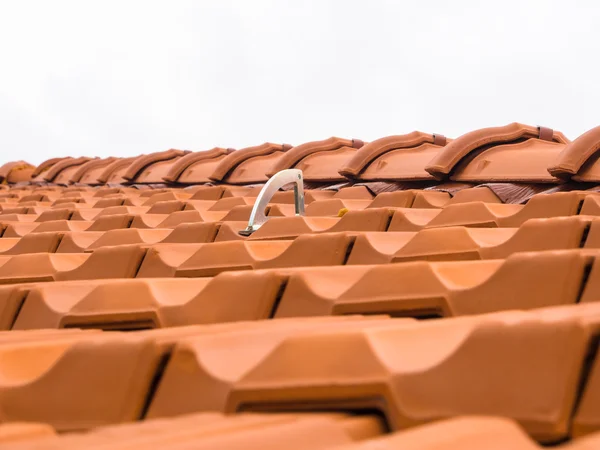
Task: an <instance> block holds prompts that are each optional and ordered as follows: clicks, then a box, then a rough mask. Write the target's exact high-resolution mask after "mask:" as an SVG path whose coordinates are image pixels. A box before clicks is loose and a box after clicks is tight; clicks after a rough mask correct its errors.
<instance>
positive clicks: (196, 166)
mask: <svg viewBox="0 0 600 450" xmlns="http://www.w3.org/2000/svg"><path fill="white" fill-rule="evenodd" d="M233 151H234V150H233V149H232V148H220V147H215V148H213V149H211V150H207V151H204V152H193V153H188V154H187V155H185V156H183V157H182V158H179V159H178V160H177V162H176V163H175V164H173V165H172V166H171V169H170V170H169V172H168V173H167V174H166V175H165V176H164V177H163V178H164V179H165V180H166V181H170V182H172V183H182V184H197V183H210V181H211V179H210V178H209V176H210V175H211V174H212V173H213V172H214V171H215V168H216V167H217V166H218V165H219V164H220V163H221V161H222V160H223V159H225V157H226V156H227V155H229V154H230V153H231V152H233Z"/></svg>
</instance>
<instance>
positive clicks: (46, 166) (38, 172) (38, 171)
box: [31, 156, 73, 182]
mask: <svg viewBox="0 0 600 450" xmlns="http://www.w3.org/2000/svg"><path fill="white" fill-rule="evenodd" d="M67 159H73V158H71V157H70V156H67V157H65V158H50V159H47V160H46V161H44V162H43V163H41V164H40V165H39V166H37V167H36V168H35V170H34V171H33V173H32V174H31V181H36V182H44V181H45V180H44V178H43V175H42V174H45V173H46V172H47V171H48V170H50V169H51V168H52V166H54V165H55V164H57V163H59V162H61V161H64V160H67Z"/></svg>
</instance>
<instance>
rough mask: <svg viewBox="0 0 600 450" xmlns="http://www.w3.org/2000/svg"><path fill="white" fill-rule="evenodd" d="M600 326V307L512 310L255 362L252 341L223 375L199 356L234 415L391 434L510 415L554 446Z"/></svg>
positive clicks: (362, 335) (295, 345) (301, 341)
mask: <svg viewBox="0 0 600 450" xmlns="http://www.w3.org/2000/svg"><path fill="white" fill-rule="evenodd" d="M588 306H590V307H589V308H588ZM599 317H600V307H599V306H598V305H586V306H585V307H582V305H575V306H570V307H561V308H558V309H556V308H554V309H552V308H549V310H548V311H544V310H536V311H531V312H503V313H497V314H490V315H485V316H478V317H475V318H468V319H465V318H458V319H446V320H441V321H430V322H428V323H422V322H421V323H417V324H402V325H399V326H395V327H394V326H389V325H388V326H379V327H371V328H364V327H363V328H362V329H358V330H357V329H354V330H352V329H347V330H330V331H322V332H321V333H304V334H299V335H295V336H294V335H292V336H288V337H286V338H284V339H283V342H280V343H276V342H274V343H272V344H271V345H270V349H261V351H259V349H258V348H256V350H255V352H254V353H253V355H250V354H247V353H246V354H244V353H243V352H244V351H245V350H244V349H243V348H242V346H243V347H246V346H250V345H252V343H251V342H250V340H248V342H244V343H242V342H240V343H239V344H238V345H239V346H240V347H238V348H240V351H239V352H232V353H230V358H228V359H229V361H230V363H229V364H226V363H225V361H224V360H223V358H227V357H226V356H224V355H223V353H222V352H218V353H219V360H218V365H216V364H215V359H213V358H214V356H212V355H208V354H207V352H206V351H205V352H203V354H202V356H196V358H197V359H199V360H200V361H202V369H201V371H204V373H206V374H211V377H212V379H211V383H210V384H211V385H213V386H214V385H216V382H217V380H223V381H225V380H227V382H228V383H229V384H230V385H231V384H233V386H232V388H231V391H230V392H229V395H228V396H227V400H226V405H225V408H224V411H225V412H234V411H282V410H290V409H292V410H301V409H308V408H310V409H315V408H321V409H322V408H328V409H336V408H343V409H344V410H346V411H348V410H350V409H362V410H364V409H365V408H377V409H378V410H379V411H381V412H383V414H384V415H385V417H386V418H387V422H388V424H389V426H390V428H391V429H392V430H399V429H404V428H406V427H409V426H414V425H418V424H421V423H425V422H429V421H431V420H435V419H440V418H446V417H451V416H455V415H465V414H467V415H468V414H477V415H502V416H505V417H508V418H512V419H515V420H517V421H518V422H519V423H520V425H521V426H522V427H523V428H524V429H525V430H526V431H527V432H528V433H529V434H530V435H531V436H533V437H534V438H536V439H537V440H539V441H541V442H548V443H551V442H557V441H560V440H562V439H564V438H565V437H567V436H568V434H569V419H570V416H571V413H572V411H573V408H574V407H575V406H576V399H577V395H578V391H579V382H580V379H581V378H580V377H581V371H582V368H583V367H584V361H585V359H586V356H587V354H588V352H589V351H590V349H591V348H592V347H594V348H595V346H596V345H597V343H596V342H595V341H594V340H593V339H592V336H593V334H594V333H595V332H596V331H597V329H598V321H599ZM211 350H212V349H211ZM176 352H177V350H176ZM213 352H214V350H213ZM242 354H243V355H244V360H243V362H242V361H241V360H240V359H241V358H242ZM492 355H493V356H492ZM192 358H193V356H192V355H190V354H188V357H187V360H186V361H187V363H188V364H187V366H186V367H187V368H188V371H191V367H192V360H193V359H192ZM174 360H175V357H173V358H172V360H171V361H172V362H173V361H174ZM236 360H237V362H234V361H236ZM196 367H197V366H196ZM228 367H229V369H228ZM242 368H243V369H242ZM244 369H245V370H244ZM195 370H198V369H196V368H195ZM201 371H198V372H201ZM198 372H197V375H196V377H200V376H201V375H200V373H198ZM240 372H242V374H241V375H240ZM548 373H552V374H553V375H552V376H551V377H549V376H548ZM190 375H191V374H190V373H189V372H188V377H189V378H188V379H191V377H190ZM205 376H206V375H205ZM164 380H165V378H163V381H164ZM179 381H180V382H181V381H183V379H180V380H179ZM205 389H206V390H205V392H207V391H208V389H209V386H208V383H206V384H205ZM188 394H189V392H188Z"/></svg>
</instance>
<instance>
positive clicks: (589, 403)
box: [572, 271, 600, 450]
mask: <svg viewBox="0 0 600 450" xmlns="http://www.w3.org/2000/svg"><path fill="white" fill-rule="evenodd" d="M595 272H597V271H595ZM594 275H596V276H597V273H595V274H594ZM587 370H588V373H587V380H586V385H585V388H584V389H583V391H582V392H581V400H580V404H579V408H577V411H576V413H575V416H574V417H573V431H572V432H573V436H576V437H577V436H582V435H585V434H589V433H593V432H595V431H598V429H599V428H600V413H599V411H598V401H599V400H600V359H598V357H597V354H596V357H595V358H594V359H593V360H592V361H591V362H590V366H589V367H587ZM599 437H600V435H599ZM598 443H600V439H598V441H597V444H598ZM597 444H596V445H597ZM589 448H590V450H591V449H592V448H594V447H589Z"/></svg>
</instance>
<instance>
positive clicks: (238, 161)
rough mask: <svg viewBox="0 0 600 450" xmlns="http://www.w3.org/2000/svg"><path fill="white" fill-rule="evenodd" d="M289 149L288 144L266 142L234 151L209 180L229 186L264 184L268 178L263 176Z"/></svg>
mask: <svg viewBox="0 0 600 450" xmlns="http://www.w3.org/2000/svg"><path fill="white" fill-rule="evenodd" d="M290 148H291V146H290V145H288V144H283V145H282V144H272V143H270V142H266V143H264V144H262V145H258V146H256V147H247V148H243V149H241V150H236V151H234V152H232V153H230V154H229V155H227V156H226V157H225V158H224V159H223V160H222V161H221V162H220V163H219V165H218V166H217V167H216V168H215V170H214V172H213V173H212V174H210V175H209V178H210V179H211V180H213V181H220V182H223V183H229V184H253V183H264V182H265V181H267V179H268V178H269V177H268V176H266V175H265V174H266V173H267V171H268V170H269V168H270V167H271V166H272V165H273V164H274V163H275V162H276V161H277V160H278V159H279V158H281V156H283V154H284V153H285V152H286V151H288V150H289V149H290Z"/></svg>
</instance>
